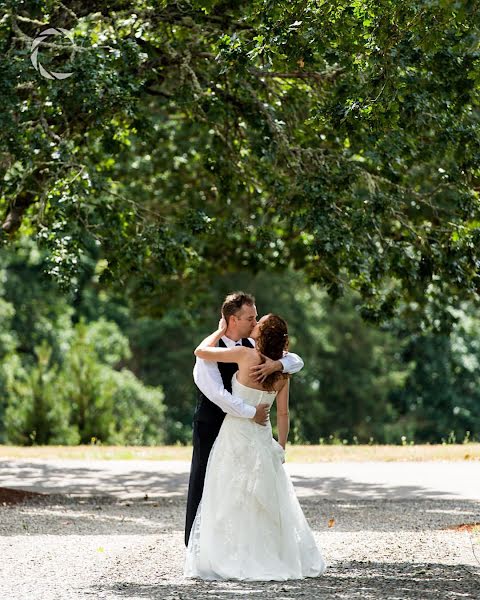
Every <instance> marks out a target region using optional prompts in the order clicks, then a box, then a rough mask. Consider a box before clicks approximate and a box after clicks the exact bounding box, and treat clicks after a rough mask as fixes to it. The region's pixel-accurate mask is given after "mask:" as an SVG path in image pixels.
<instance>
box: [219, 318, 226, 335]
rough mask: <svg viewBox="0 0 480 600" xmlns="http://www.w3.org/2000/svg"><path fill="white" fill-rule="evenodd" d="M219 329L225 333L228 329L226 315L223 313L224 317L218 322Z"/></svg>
mask: <svg viewBox="0 0 480 600" xmlns="http://www.w3.org/2000/svg"><path fill="white" fill-rule="evenodd" d="M218 331H219V332H221V333H222V335H225V333H226V331H227V322H226V321H225V317H224V316H223V315H222V318H221V319H220V321H219V322H218Z"/></svg>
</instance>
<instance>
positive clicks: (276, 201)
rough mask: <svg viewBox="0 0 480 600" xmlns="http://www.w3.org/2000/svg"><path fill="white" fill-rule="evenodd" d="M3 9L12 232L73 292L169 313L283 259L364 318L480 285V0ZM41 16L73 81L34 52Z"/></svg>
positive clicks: (2, 74) (1, 207) (410, 310)
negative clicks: (88, 286) (348, 300)
mask: <svg viewBox="0 0 480 600" xmlns="http://www.w3.org/2000/svg"><path fill="white" fill-rule="evenodd" d="M0 9H1V13H0V14H1V19H0V48H1V59H0V60H1V70H0V90H1V94H2V110H1V112H0V177H1V181H2V187H1V192H0V214H1V223H2V232H3V237H2V240H3V243H4V244H9V245H15V242H16V240H17V239H18V238H19V237H21V236H22V235H27V236H31V237H34V238H35V239H36V241H37V242H38V243H39V245H40V247H41V248H43V249H46V250H48V252H49V262H48V265H49V266H48V268H47V270H48V272H49V273H50V275H51V276H52V277H54V278H55V279H57V280H58V281H59V282H60V283H62V284H63V285H64V286H66V287H67V288H70V289H71V290H73V291H74V292H75V290H78V289H80V288H81V282H82V280H83V279H84V278H85V277H87V278H88V277H91V276H92V274H95V276H96V277H97V278H98V281H99V282H100V284H101V285H108V286H112V287H113V288H117V289H121V290H123V291H125V293H126V294H128V295H129V296H130V297H131V298H132V299H134V300H135V302H136V304H137V306H139V307H141V308H143V309H145V310H146V311H148V312H153V313H154V314H161V313H162V312H163V311H164V310H165V309H166V307H167V306H168V302H178V300H179V298H181V299H182V302H184V303H188V298H189V292H190V290H192V289H196V290H197V291H198V293H197V295H196V296H195V298H198V294H199V293H201V290H202V288H204V287H205V286H206V285H207V284H208V282H209V281H210V280H211V278H212V277H214V276H216V275H218V274H224V273H227V272H232V271H234V270H235V269H240V268H243V269H249V270H250V271H252V272H254V273H255V272H259V271H261V270H285V269H287V268H288V267H289V268H293V269H295V270H299V271H302V272H303V273H304V274H305V277H306V278H307V281H308V282H311V283H318V284H320V285H321V286H323V287H325V288H326V289H327V290H328V292H329V294H330V295H331V296H332V297H333V298H335V297H338V296H340V295H342V294H343V292H344V290H345V289H346V288H347V287H348V288H351V289H353V290H355V291H358V292H359V293H360V294H361V296H362V299H363V304H362V314H363V316H364V317H365V318H369V319H372V320H378V319H381V318H383V317H390V316H392V315H394V314H395V313H397V312H399V311H400V310H401V311H402V313H403V314H404V315H405V316H411V315H414V314H415V313H416V312H420V313H422V312H423V308H424V307H425V306H427V305H429V306H432V305H433V306H438V307H440V308H441V307H445V306H448V305H450V304H455V303H456V302H457V301H459V300H460V299H468V298H473V299H476V298H477V294H478V291H479V278H478V274H477V271H478V264H479V262H478V261H479V258H480V255H479V248H480V245H479V241H480V214H479V190H480V178H479V176H480V172H479V164H480V160H479V159H480V140H479V136H478V131H479V117H480V113H479V100H480V92H479V89H480V86H479V82H480V60H479V27H478V26H479V15H478V5H477V3H475V2H471V1H468V0H459V1H457V2H449V1H447V0H422V1H411V0H405V1H404V2H401V3H399V2H395V1H393V0H349V1H347V0H343V1H342V0H341V1H337V2H326V1H311V0H306V1H302V2H298V1H293V2H292V1H290V0H289V1H284V0H275V1H263V0H262V1H260V0H253V1H248V2H245V1H238V0H236V1H235V2H232V1H214V0H203V1H191V2H182V1H179V2H150V1H148V0H133V1H129V2H126V1H124V0H116V1H115V0H113V1H109V2H79V1H75V0H74V1H72V2H69V3H68V4H66V3H62V2H60V1H58V0H46V1H45V2H42V3H39V2H37V1H34V0H23V1H21V2H19V1H17V0H3V1H1V2H0ZM47 27H57V28H59V27H61V28H64V29H67V30H68V31H69V32H70V33H71V36H72V42H70V41H69V40H68V39H67V38H62V36H55V37H54V38H52V37H51V38H49V39H47V40H44V41H43V43H42V44H41V50H40V53H39V56H40V59H41V62H42V64H43V66H44V67H45V68H47V69H50V70H56V71H71V72H73V75H72V76H71V77H69V78H67V79H63V80H56V79H54V80H50V79H47V78H46V77H44V76H42V75H41V74H40V73H39V72H37V71H36V70H35V69H34V67H33V65H32V63H31V61H30V54H31V43H32V40H33V39H34V38H35V37H36V36H38V35H39V34H40V33H41V32H42V31H44V30H45V29H46V28H47ZM72 48H73V53H72ZM53 67H56V68H55V69H54V68H53ZM95 269H96V272H95ZM400 301H401V302H400Z"/></svg>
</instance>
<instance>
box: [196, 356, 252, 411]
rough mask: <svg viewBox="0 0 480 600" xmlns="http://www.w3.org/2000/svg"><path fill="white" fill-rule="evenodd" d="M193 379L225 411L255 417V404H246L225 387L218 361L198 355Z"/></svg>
mask: <svg viewBox="0 0 480 600" xmlns="http://www.w3.org/2000/svg"><path fill="white" fill-rule="evenodd" d="M193 380H194V381H195V384H196V385H197V387H198V389H199V390H200V391H201V392H202V393H203V394H205V396H206V397H207V398H208V399H209V400H211V401H212V402H214V403H215V404H216V405H217V406H219V407H220V408H221V409H222V410H223V412H226V413H228V414H230V415H234V416H235V417H243V418H245V419H253V417H255V414H256V408H255V406H251V405H250V404H245V402H243V401H242V399H241V398H237V397H236V396H233V395H232V394H231V393H230V392H229V391H227V390H226V389H225V387H224V385H223V381H222V376H221V375H220V371H219V370H218V366H217V363H216V362H214V361H211V360H204V359H203V358H198V357H197V360H196V361H195V366H194V367H193Z"/></svg>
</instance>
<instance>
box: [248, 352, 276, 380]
mask: <svg viewBox="0 0 480 600" xmlns="http://www.w3.org/2000/svg"><path fill="white" fill-rule="evenodd" d="M259 354H260V356H261V357H262V358H263V359H264V360H265V362H263V363H260V364H259V365H254V366H253V367H250V377H252V378H253V379H254V381H256V382H257V383H263V382H264V381H265V379H266V378H267V377H268V376H269V375H271V374H272V373H275V371H282V370H283V365H282V363H281V361H279V360H272V359H271V358H268V356H265V355H264V354H261V353H260V352H259Z"/></svg>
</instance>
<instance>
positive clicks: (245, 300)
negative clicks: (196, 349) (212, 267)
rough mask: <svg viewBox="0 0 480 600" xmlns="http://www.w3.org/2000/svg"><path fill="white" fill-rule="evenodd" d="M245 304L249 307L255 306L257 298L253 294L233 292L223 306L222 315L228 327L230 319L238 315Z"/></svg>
mask: <svg viewBox="0 0 480 600" xmlns="http://www.w3.org/2000/svg"><path fill="white" fill-rule="evenodd" d="M244 304H247V305H248V306H253V305H254V304H255V298H254V297H253V296H252V294H246V293H245V292H231V293H230V294H228V296H227V297H226V298H225V300H224V301H223V304H222V315H223V316H224V317H225V321H226V322H227V325H228V319H229V318H230V317H231V316H232V315H236V314H237V313H238V311H239V310H241V308H242V306H243V305H244Z"/></svg>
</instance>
